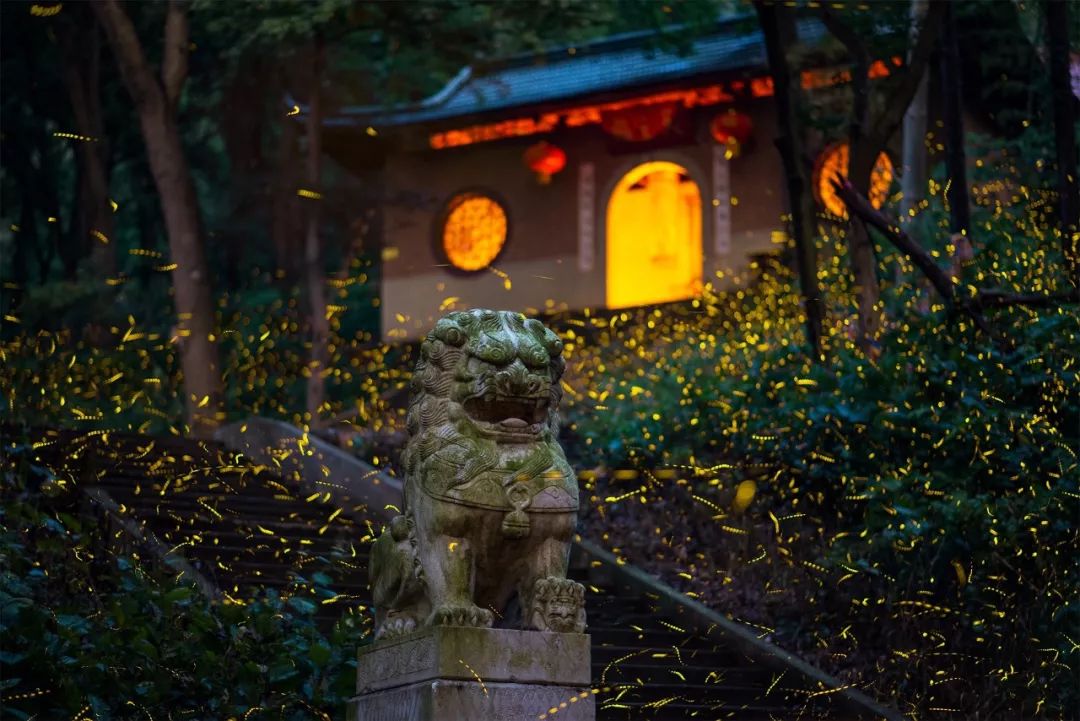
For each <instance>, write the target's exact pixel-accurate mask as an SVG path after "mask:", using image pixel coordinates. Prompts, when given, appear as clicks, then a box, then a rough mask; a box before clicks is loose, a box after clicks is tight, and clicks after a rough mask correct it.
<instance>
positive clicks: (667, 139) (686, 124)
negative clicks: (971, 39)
mask: <svg viewBox="0 0 1080 721" xmlns="http://www.w3.org/2000/svg"><path fill="white" fill-rule="evenodd" d="M798 30H799V34H800V38H801V39H802V40H803V41H804V42H815V41H816V40H818V39H820V38H821V37H822V35H823V34H824V30H823V28H822V27H821V26H820V24H818V23H817V22H816V21H803V22H801V23H800V25H799V28H798ZM648 39H649V36H647V35H645V34H630V35H625V36H620V37H614V38H609V39H605V40H602V41H598V42H594V43H591V44H588V45H583V46H578V47H570V48H564V49H561V50H558V51H554V52H550V53H547V54H545V55H542V56H539V57H538V56H536V55H530V56H528V57H523V58H521V59H516V60H513V59H512V60H510V61H507V62H505V63H503V64H500V65H499V66H497V67H495V68H493V69H490V70H488V71H486V72H484V73H483V74H477V73H474V72H473V71H472V70H470V69H468V68H466V69H463V70H462V71H461V72H460V73H459V74H458V75H457V76H456V77H455V78H453V80H451V81H450V82H449V83H448V84H447V85H446V86H445V87H444V88H443V89H442V90H440V91H439V92H438V93H436V94H434V95H432V96H431V97H430V98H428V99H426V100H424V101H422V102H418V103H415V104H411V105H408V106H402V107H392V108H387V107H386V106H377V107H375V106H372V107H345V108H342V109H340V110H339V111H338V112H336V113H335V114H333V115H332V116H330V117H328V118H326V120H325V123H324V145H325V148H326V151H327V153H328V154H329V155H330V156H331V157H332V158H333V159H334V160H335V161H336V162H338V163H339V164H340V165H342V166H344V167H345V168H350V169H353V170H355V171H356V172H364V173H367V174H368V175H367V177H373V178H376V182H377V183H378V184H379V186H380V188H381V194H380V197H381V198H383V201H382V202H381V207H380V208H379V213H380V216H381V217H380V223H379V226H380V227H381V229H382V230H381V232H382V239H381V242H382V249H381V253H382V268H381V274H380V276H381V288H380V298H381V308H382V318H381V320H382V326H381V333H382V337H383V338H384V339H386V340H400V339H409V338H415V337H418V336H420V335H422V334H423V333H425V332H426V331H427V329H429V328H430V327H431V324H432V322H433V321H434V319H435V318H437V317H438V316H440V315H441V314H442V313H443V312H445V311H446V310H448V309H450V308H455V307H456V308H467V307H478V306H479V307H493V308H505V309H515V310H520V311H523V312H526V313H532V314H535V313H541V314H542V313H545V312H550V311H554V310H560V309H583V308H625V307H631V306H639V305H648V304H654V303H663V302H669V301H679V300H686V299H690V298H693V297H694V296H695V295H697V294H699V293H700V292H701V289H702V287H703V284H704V283H712V284H713V285H714V286H718V287H724V286H725V284H726V283H729V282H730V279H731V278H732V277H733V275H735V274H737V273H740V272H742V271H743V270H744V269H745V268H746V267H747V266H748V265H749V264H750V262H751V261H752V259H754V258H755V257H756V256H761V255H764V254H771V253H775V252H776V251H777V250H778V245H777V241H778V239H779V241H780V242H783V235H782V231H781V228H782V223H781V215H782V214H783V213H784V212H785V210H784V208H785V205H786V204H785V199H784V192H785V191H784V187H785V186H784V182H783V177H782V173H781V165H780V158H779V155H778V153H777V152H776V149H775V147H774V145H773V139H774V138H775V136H776V130H775V110H774V107H773V103H772V99H771V96H772V92H773V85H772V79H771V78H770V77H769V76H768V72H767V66H766V61H765V48H764V42H763V40H762V37H761V34H760V32H759V31H757V30H755V29H748V28H747V27H746V24H745V23H738V22H732V23H727V24H722V25H720V26H718V29H717V31H716V32H714V33H712V34H709V35H707V36H704V37H701V38H699V39H697V40H696V41H695V42H694V44H693V50H692V52H690V53H688V54H685V55H680V54H676V53H672V52H662V51H659V50H650V49H649V48H648V46H647V45H648ZM899 62H900V61H899V59H887V60H880V59H879V60H877V61H876V62H875V63H874V65H873V67H872V69H871V76H872V77H880V76H883V75H887V74H889V72H890V69H891V66H892V65H893V64H899ZM847 73H848V71H847V70H845V69H843V68H840V69H836V68H833V69H831V70H830V69H827V68H826V69H822V70H815V71H812V72H807V73H804V75H803V86H804V88H807V89H810V90H815V89H824V88H829V87H832V86H838V85H840V84H842V83H844V82H845V81H846V80H847V79H849V75H847ZM843 133H844V131H843V129H838V136H837V137H842V135H843ZM830 140H831V141H837V138H831V139H822V140H821V142H819V143H817V144H816V147H812V148H811V149H812V150H814V152H815V155H816V156H817V157H818V166H819V171H820V170H828V169H839V168H846V151H847V148H846V146H845V145H844V143H843V142H842V141H837V142H829V141H830ZM878 171H879V172H878V177H876V178H875V193H876V194H878V195H880V198H875V200H878V201H879V202H880V200H881V199H883V197H884V193H885V190H886V189H887V188H888V185H889V181H890V177H891V166H890V165H889V164H888V160H887V158H885V157H884V156H883V159H882V162H881V164H879V168H878ZM818 175H822V173H821V172H819V173H818ZM820 186H821V187H822V188H823V193H822V195H821V197H820V201H821V202H822V204H823V205H824V206H825V207H826V209H828V210H830V211H832V212H834V213H843V207H842V205H840V204H838V202H837V201H836V199H835V198H831V197H829V190H828V186H827V183H824V182H821V183H820ZM401 197H411V198H414V199H415V200H414V202H400V201H399V200H398V199H399V198H401Z"/></svg>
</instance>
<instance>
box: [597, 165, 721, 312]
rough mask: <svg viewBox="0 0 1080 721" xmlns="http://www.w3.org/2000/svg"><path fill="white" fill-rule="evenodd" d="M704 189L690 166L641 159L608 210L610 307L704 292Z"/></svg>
mask: <svg viewBox="0 0 1080 721" xmlns="http://www.w3.org/2000/svg"><path fill="white" fill-rule="evenodd" d="M701 265H702V256H701V191H700V190H699V189H698V186H697V183H695V182H694V181H693V180H692V179H691V178H690V175H689V173H687V172H686V168H683V167H682V166H679V165H676V164H675V163H669V162H665V161H656V162H651V163H643V164H641V165H639V166H637V167H636V168H634V169H633V170H631V171H630V172H629V173H627V174H626V175H624V176H623V178H622V180H620V181H619V183H618V185H616V186H615V190H613V191H612V193H611V199H610V200H609V201H608V209H607V306H608V307H609V308H627V307H629V306H635V305H649V304H652V303H666V302H669V301H675V300H685V299H687V298H693V297H694V296H696V295H698V294H699V293H700V292H701V273H702V268H701Z"/></svg>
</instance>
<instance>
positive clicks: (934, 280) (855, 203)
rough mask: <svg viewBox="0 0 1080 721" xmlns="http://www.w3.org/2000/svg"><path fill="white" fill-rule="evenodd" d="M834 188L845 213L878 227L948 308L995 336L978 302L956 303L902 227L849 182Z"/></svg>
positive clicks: (944, 278) (942, 276)
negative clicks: (953, 309)
mask: <svg viewBox="0 0 1080 721" xmlns="http://www.w3.org/2000/svg"><path fill="white" fill-rule="evenodd" d="M832 184H833V188H834V189H835V190H836V194H837V195H838V196H840V199H841V200H843V201H844V203H845V204H846V205H847V208H848V212H849V213H850V214H851V215H852V216H855V217H857V218H859V219H860V220H861V221H862V222H864V223H866V224H867V225H870V226H872V227H874V228H877V230H878V231H880V232H881V234H882V235H883V236H885V239H886V240H888V241H889V242H890V243H892V244H893V245H894V246H896V247H897V248H898V249H899V250H900V252H902V253H903V254H904V255H906V256H907V257H908V258H910V259H911V261H912V262H913V263H915V265H917V266H918V267H919V270H921V271H922V272H923V274H924V275H925V276H926V278H927V279H928V280H929V281H930V283H931V284H932V285H933V286H934V288H935V289H936V290H937V292H938V293H940V294H941V297H942V298H944V299H945V301H946V302H947V303H948V304H949V306H950V307H953V308H959V309H960V310H962V311H964V313H966V314H967V315H968V316H970V317H971V320H972V321H974V323H975V325H976V326H977V327H978V328H979V330H981V331H982V332H983V333H986V334H987V335H988V336H990V337H991V338H993V337H995V336H994V332H993V330H992V329H991V328H990V324H989V323H987V322H986V318H984V317H983V314H982V311H981V310H980V307H979V305H978V303H972V302H968V301H963V300H959V301H958V299H957V298H956V292H955V291H954V290H953V284H952V279H951V278H949V276H948V275H947V274H946V273H945V271H944V270H942V269H941V266H939V265H938V264H937V263H936V262H935V261H934V258H933V256H931V255H930V253H928V252H927V251H926V249H925V248H923V247H922V246H921V245H919V244H918V243H916V242H915V241H914V240H912V239H911V238H910V237H909V236H908V234H907V233H905V232H904V231H903V230H902V229H901V228H900V224H899V223H897V222H896V221H894V220H892V219H891V218H887V217H886V216H885V215H884V214H883V213H881V212H880V211H879V210H877V209H876V208H875V207H874V206H873V205H871V204H870V201H869V200H867V199H866V196H864V195H862V194H861V193H859V192H858V191H857V190H855V187H854V186H853V185H852V184H851V183H850V182H848V180H847V179H843V180H840V181H837V180H833V182H832Z"/></svg>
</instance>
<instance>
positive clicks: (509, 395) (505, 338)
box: [406, 310, 566, 466]
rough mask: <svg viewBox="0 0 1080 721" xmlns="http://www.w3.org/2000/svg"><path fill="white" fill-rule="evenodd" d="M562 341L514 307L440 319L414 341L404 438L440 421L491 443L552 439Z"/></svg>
mask: <svg viewBox="0 0 1080 721" xmlns="http://www.w3.org/2000/svg"><path fill="white" fill-rule="evenodd" d="M562 348H563V345H562V341H561V340H559V337H558V336H557V335H555V334H554V333H553V332H552V331H551V330H549V329H548V328H546V327H545V326H544V324H543V323H541V322H540V321H538V320H535V319H532V318H526V317H525V316H523V315H522V314H520V313H512V312H509V311H494V310H469V311H459V312H454V313H450V314H449V315H447V316H445V317H444V318H442V319H440V320H439V321H438V322H437V323H436V324H435V327H434V328H433V329H432V331H431V332H430V333H428V335H427V337H426V338H425V339H424V341H423V343H422V345H421V346H420V356H421V357H420V360H419V362H418V363H417V365H416V372H415V374H414V375H413V379H412V385H411V391H412V399H411V402H410V405H409V416H408V429H409V436H410V445H413V441H414V440H416V439H417V438H418V437H420V436H423V435H425V434H426V433H427V432H428V431H432V430H434V429H438V428H440V427H445V428H449V427H454V428H455V429H456V430H457V432H458V433H461V434H464V435H467V436H470V437H476V438H480V439H487V440H490V441H494V442H495V443H499V444H505V443H535V442H541V441H548V440H550V439H552V438H554V437H555V434H556V433H557V430H558V417H557V411H558V407H559V401H560V399H561V397H562V390H561V388H560V387H559V379H560V378H561V377H562V373H563V370H564V369H565V367H566V362H565V361H564V360H563V358H562ZM409 455H410V452H409V450H408V449H407V450H406V465H407V466H408V465H410V460H409V458H408V456H409Z"/></svg>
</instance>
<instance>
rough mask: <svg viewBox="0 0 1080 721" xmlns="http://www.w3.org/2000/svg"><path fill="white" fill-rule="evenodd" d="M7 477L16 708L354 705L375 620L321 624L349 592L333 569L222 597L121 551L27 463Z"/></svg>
mask: <svg viewBox="0 0 1080 721" xmlns="http://www.w3.org/2000/svg"><path fill="white" fill-rule="evenodd" d="M3 482H4V484H5V487H4V489H3V490H4V503H3V506H2V508H0V562H2V563H0V606H2V608H3V615H2V618H0V648H2V653H0V661H2V663H3V674H2V678H3V680H2V681H0V688H2V690H3V696H4V703H3V711H2V718H4V719H29V718H94V719H102V720H107V719H128V718H131V719H134V718H197V719H240V718H244V719H251V720H253V721H254V720H255V719H259V718H275V719H297V720H299V719H311V718H322V719H330V718H341V717H343V716H344V713H345V704H346V699H348V698H349V697H350V696H352V695H353V692H354V689H355V683H356V681H355V678H356V671H355V665H356V664H355V660H354V656H355V651H356V645H357V642H358V639H359V638H360V636H361V631H360V628H359V621H358V617H357V616H354V615H347V616H345V617H344V618H343V619H342V620H341V621H339V622H338V624H337V626H336V627H335V628H334V629H333V630H332V631H331V632H330V633H329V634H325V633H323V632H321V631H320V630H319V629H318V628H317V626H316V624H315V621H314V616H313V614H314V611H315V608H316V604H317V603H319V602H321V601H322V600H325V599H327V598H331V597H333V596H334V595H335V594H334V592H333V591H332V590H331V589H329V588H327V586H326V582H328V581H329V579H328V578H327V577H326V576H325V575H324V574H321V573H315V574H313V576H312V579H311V583H310V584H309V583H308V582H307V581H306V580H305V579H297V581H296V584H295V585H294V586H293V587H291V588H290V589H288V590H287V591H286V592H285V593H283V594H280V595H279V594H278V593H277V592H275V591H274V590H271V589H266V590H264V591H263V592H261V593H260V594H259V595H258V596H257V597H256V598H255V600H253V601H251V602H250V603H246V604H239V603H216V602H210V601H208V600H207V599H206V598H204V597H203V596H202V595H200V593H199V591H198V589H197V588H196V587H194V586H193V585H191V584H190V583H187V582H185V581H184V580H183V579H180V578H174V577H171V576H170V575H168V574H167V573H165V572H164V570H163V571H161V572H158V571H154V570H151V569H150V568H149V567H147V566H146V565H145V563H144V560H141V559H140V558H139V555H138V553H131V554H130V555H113V554H112V553H111V552H110V550H109V547H108V544H107V543H106V541H108V540H109V539H107V538H102V536H101V533H100V529H99V528H98V527H97V525H96V524H95V523H94V522H93V520H92V517H90V516H88V515H87V514H85V513H78V509H77V507H72V506H71V504H70V502H69V501H68V500H67V498H68V493H67V492H64V491H63V490H62V489H58V488H57V487H56V486H55V483H53V482H52V481H51V480H50V479H48V478H42V477H41V476H40V474H39V473H38V472H37V471H34V470H33V469H30V468H29V467H28V466H26V465H25V464H23V466H22V468H21V469H19V470H17V471H12V472H9V473H7V474H6V476H5V478H4V479H3ZM28 486H29V487H28ZM41 486H43V490H44V491H45V492H46V493H54V494H57V493H58V494H59V495H58V496H57V497H56V498H52V499H50V498H48V497H47V496H45V495H42V494H41V493H40V492H38V491H36V490H35V488H36V487H41ZM165 570H167V569H165Z"/></svg>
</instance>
